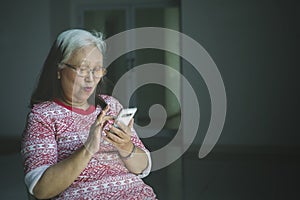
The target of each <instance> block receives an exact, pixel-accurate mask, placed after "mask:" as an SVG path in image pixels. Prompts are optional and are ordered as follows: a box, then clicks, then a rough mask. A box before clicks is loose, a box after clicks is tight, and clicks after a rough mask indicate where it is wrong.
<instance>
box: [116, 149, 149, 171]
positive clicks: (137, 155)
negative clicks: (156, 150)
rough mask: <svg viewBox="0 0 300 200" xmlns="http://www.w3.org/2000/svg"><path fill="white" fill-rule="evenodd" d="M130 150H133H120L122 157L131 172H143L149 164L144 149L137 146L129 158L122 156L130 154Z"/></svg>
mask: <svg viewBox="0 0 300 200" xmlns="http://www.w3.org/2000/svg"><path fill="white" fill-rule="evenodd" d="M130 152H131V151H122V152H120V155H121V159H122V160H123V162H124V164H125V166H126V167H127V169H128V170H129V171H130V172H132V173H134V174H141V173H142V172H143V171H144V170H145V169H146V168H147V166H148V156H147V154H146V153H145V152H144V151H143V150H142V149H140V148H138V147H136V149H135V152H133V153H132V155H130V157H129V158H126V159H124V158H122V157H126V156H128V155H129V154H130Z"/></svg>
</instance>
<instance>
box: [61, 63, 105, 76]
mask: <svg viewBox="0 0 300 200" xmlns="http://www.w3.org/2000/svg"><path fill="white" fill-rule="evenodd" d="M60 64H61V65H65V66H67V67H69V68H71V69H73V70H74V71H75V72H76V73H77V75H78V76H80V77H87V76H88V75H89V74H90V73H91V72H92V74H93V76H94V77H96V78H101V77H102V76H104V75H105V74H106V73H107V71H106V69H105V68H104V67H100V69H102V70H103V73H102V76H99V77H98V76H95V71H94V69H90V68H89V67H87V68H88V70H89V74H88V75H86V76H83V75H80V74H79V71H78V70H79V69H80V67H75V65H71V64H69V63H65V62H62V63H60Z"/></svg>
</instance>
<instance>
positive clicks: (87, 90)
mask: <svg viewBox="0 0 300 200" xmlns="http://www.w3.org/2000/svg"><path fill="white" fill-rule="evenodd" d="M83 89H84V91H86V92H91V91H92V90H93V87H83Z"/></svg>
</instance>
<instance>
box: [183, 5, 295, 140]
mask: <svg viewBox="0 0 300 200" xmlns="http://www.w3.org/2000/svg"><path fill="white" fill-rule="evenodd" d="M181 4H182V32H183V33H185V34H187V35H188V36H190V37H192V38H193V39H195V40H196V41H197V42H198V43H199V44H201V45H202V46H203V47H204V48H205V49H206V50H207V52H208V53H209V54H210V55H211V57H212V59H213V60H214V61H215V63H216V65H217V66H218V69H219V71H220V73H221V75H222V78H223V81H224V84H225V88H226V93H227V101H228V102H227V103H228V104H227V117H226V122H225V126H224V129H223V132H222V135H221V137H220V140H219V142H218V144H219V145H239V146H241V145H242V146H248V145H250V146H253V145H254V146H257V145H258V146H261V145H262V146H292V145H300V137H299V134H298V132H299V128H298V126H297V121H298V119H299V117H298V111H299V109H298V108H299V106H298V100H299V98H298V96H299V95H298V93H299V83H298V81H297V78H298V72H299V69H298V66H297V63H298V62H296V61H297V57H296V56H297V55H296V54H297V53H298V52H297V51H298V49H297V48H298V44H299V18H297V16H296V14H297V6H296V1H292V0H289V1H280V0H263V1H247V0H243V1H233V0H229V1H221V0H210V1H202V0H200V1H193V0H184V1H181ZM298 12H299V8H298ZM183 72H184V74H185V76H186V77H189V80H192V82H193V86H194V88H198V94H197V95H198V97H199V99H200V107H201V115H202V116H203V118H202V119H203V121H202V122H201V126H200V127H201V128H200V131H199V134H198V135H199V136H198V138H197V141H196V143H197V144H199V143H201V142H202V139H203V137H204V133H205V131H206V129H207V125H208V119H209V115H210V109H209V108H210V99H209V95H208V93H207V89H206V86H205V83H204V82H203V81H202V80H201V76H200V75H199V76H198V75H197V73H196V72H195V70H193V69H192V66H190V65H189V64H188V63H187V62H184V65H183ZM195 74H196V75H195Z"/></svg>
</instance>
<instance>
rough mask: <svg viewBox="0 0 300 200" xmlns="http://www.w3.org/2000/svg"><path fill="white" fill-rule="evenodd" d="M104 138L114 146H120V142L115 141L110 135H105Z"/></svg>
mask: <svg viewBox="0 0 300 200" xmlns="http://www.w3.org/2000/svg"><path fill="white" fill-rule="evenodd" d="M103 139H104V140H105V141H107V142H109V143H110V144H112V145H114V146H118V144H117V143H116V142H115V141H113V140H112V139H110V138H108V137H104V138H103Z"/></svg>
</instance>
